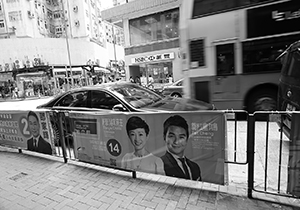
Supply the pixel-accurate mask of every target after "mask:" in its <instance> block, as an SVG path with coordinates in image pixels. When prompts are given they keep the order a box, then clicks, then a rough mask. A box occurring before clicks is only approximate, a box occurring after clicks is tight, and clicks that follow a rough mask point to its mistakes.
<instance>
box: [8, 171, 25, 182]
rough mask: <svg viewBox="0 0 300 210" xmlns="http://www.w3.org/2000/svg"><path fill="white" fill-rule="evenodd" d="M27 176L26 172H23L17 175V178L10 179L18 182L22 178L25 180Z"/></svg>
mask: <svg viewBox="0 0 300 210" xmlns="http://www.w3.org/2000/svg"><path fill="white" fill-rule="evenodd" d="M27 175H28V174H26V173H24V172H21V173H19V174H17V175H15V176H13V177H10V178H9V179H11V180H14V181H17V180H19V179H21V178H23V177H24V176H27Z"/></svg>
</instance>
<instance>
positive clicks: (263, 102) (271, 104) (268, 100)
mask: <svg viewBox="0 0 300 210" xmlns="http://www.w3.org/2000/svg"><path fill="white" fill-rule="evenodd" d="M276 108H277V91H276V90H275V89H266V90H259V91H256V92H254V93H252V94H251V95H250V97H249V99H248V104H247V111H248V112H249V113H254V112H256V111H274V110H276ZM266 117H267V116H263V115H258V117H257V118H259V119H261V120H266V119H267V118H266Z"/></svg>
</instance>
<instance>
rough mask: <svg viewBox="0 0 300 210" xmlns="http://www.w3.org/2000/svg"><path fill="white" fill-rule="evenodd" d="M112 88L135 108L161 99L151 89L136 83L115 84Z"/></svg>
mask: <svg viewBox="0 0 300 210" xmlns="http://www.w3.org/2000/svg"><path fill="white" fill-rule="evenodd" d="M112 90H113V91H114V92H115V93H116V94H118V96H119V97H120V98H123V100H125V101H126V102H127V103H129V104H130V105H132V106H133V107H135V108H143V107H146V106H149V105H151V104H153V103H156V102H158V101H159V100H162V97H160V96H159V95H157V94H156V93H154V92H153V91H151V90H148V89H146V88H143V87H141V86H137V85H126V86H116V87H114V88H113V89H112Z"/></svg>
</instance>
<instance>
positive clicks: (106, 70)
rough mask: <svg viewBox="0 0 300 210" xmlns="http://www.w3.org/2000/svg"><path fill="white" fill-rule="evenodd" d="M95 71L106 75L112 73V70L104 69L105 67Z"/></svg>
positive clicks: (97, 68)
mask: <svg viewBox="0 0 300 210" xmlns="http://www.w3.org/2000/svg"><path fill="white" fill-rule="evenodd" d="M94 70H95V72H96V71H98V72H103V73H105V74H109V73H111V72H110V70H108V69H106V68H103V67H94Z"/></svg>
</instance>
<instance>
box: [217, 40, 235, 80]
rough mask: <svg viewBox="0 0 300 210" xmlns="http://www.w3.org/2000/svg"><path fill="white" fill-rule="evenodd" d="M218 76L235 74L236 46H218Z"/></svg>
mask: <svg viewBox="0 0 300 210" xmlns="http://www.w3.org/2000/svg"><path fill="white" fill-rule="evenodd" d="M216 61H217V62H216V63H217V75H218V76H226V75H232V74H234V44H223V45H218V46H216Z"/></svg>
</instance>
